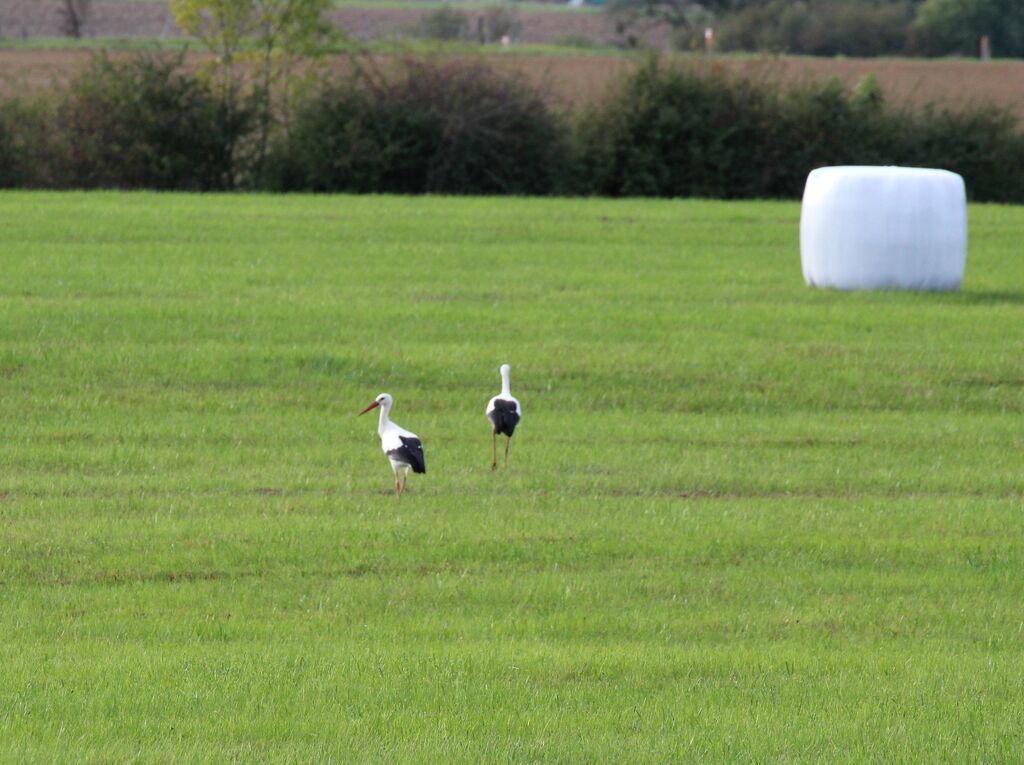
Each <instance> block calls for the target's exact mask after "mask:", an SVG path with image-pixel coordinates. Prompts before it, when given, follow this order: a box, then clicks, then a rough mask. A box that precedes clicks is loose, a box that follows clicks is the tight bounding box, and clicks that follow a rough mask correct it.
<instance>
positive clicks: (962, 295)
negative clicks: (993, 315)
mask: <svg viewBox="0 0 1024 765" xmlns="http://www.w3.org/2000/svg"><path fill="white" fill-rule="evenodd" d="M950 297H952V298H953V300H955V301H956V302H957V303H964V304H967V305H1024V292H1011V291H1009V290H997V291H988V292H956V293H953V294H952V295H950Z"/></svg>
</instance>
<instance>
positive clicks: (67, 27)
mask: <svg viewBox="0 0 1024 765" xmlns="http://www.w3.org/2000/svg"><path fill="white" fill-rule="evenodd" d="M91 5H92V0H63V2H61V7H60V15H61V18H62V19H63V21H64V23H63V27H64V34H66V35H67V36H68V37H74V38H76V39H77V38H79V37H81V36H82V28H83V27H84V26H85V22H86V20H87V19H88V18H89V9H90V6H91Z"/></svg>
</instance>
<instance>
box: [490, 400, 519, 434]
mask: <svg viewBox="0 0 1024 765" xmlns="http://www.w3.org/2000/svg"><path fill="white" fill-rule="evenodd" d="M487 419H488V420H490V421H491V425H493V426H494V432H495V433H501V434H503V435H506V436H508V437H509V438H511V437H512V434H513V433H514V432H515V430H516V425H518V424H519V412H517V411H516V402H515V401H506V400H505V399H502V398H499V399H496V400H495V402H494V409H492V410H491V411H490V412H488V413H487Z"/></svg>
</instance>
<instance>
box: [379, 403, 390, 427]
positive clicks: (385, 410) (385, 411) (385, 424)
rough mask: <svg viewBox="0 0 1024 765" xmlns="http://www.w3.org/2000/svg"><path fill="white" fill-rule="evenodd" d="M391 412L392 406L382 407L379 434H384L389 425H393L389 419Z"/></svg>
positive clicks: (384, 405)
mask: <svg viewBox="0 0 1024 765" xmlns="http://www.w3.org/2000/svg"><path fill="white" fill-rule="evenodd" d="M390 411H391V404H381V405H380V418H379V419H378V420H377V433H378V434H379V433H383V432H384V431H385V430H387V428H388V425H390V424H391V418H389V417H388V413H389V412H390Z"/></svg>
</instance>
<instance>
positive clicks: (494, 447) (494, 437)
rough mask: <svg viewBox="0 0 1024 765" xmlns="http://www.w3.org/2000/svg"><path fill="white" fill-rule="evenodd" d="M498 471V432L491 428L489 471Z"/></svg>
mask: <svg viewBox="0 0 1024 765" xmlns="http://www.w3.org/2000/svg"><path fill="white" fill-rule="evenodd" d="M497 469H498V431H497V429H496V428H491V470H497Z"/></svg>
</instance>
